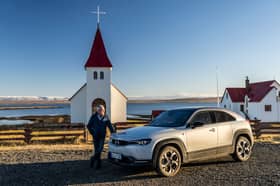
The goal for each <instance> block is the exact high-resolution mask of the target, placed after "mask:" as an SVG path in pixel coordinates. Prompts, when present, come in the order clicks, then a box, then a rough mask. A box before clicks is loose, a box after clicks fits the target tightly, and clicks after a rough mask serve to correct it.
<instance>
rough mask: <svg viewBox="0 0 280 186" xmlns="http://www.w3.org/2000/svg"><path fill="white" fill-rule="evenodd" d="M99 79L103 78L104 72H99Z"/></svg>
mask: <svg viewBox="0 0 280 186" xmlns="http://www.w3.org/2000/svg"><path fill="white" fill-rule="evenodd" d="M100 79H104V72H102V71H101V72H100Z"/></svg>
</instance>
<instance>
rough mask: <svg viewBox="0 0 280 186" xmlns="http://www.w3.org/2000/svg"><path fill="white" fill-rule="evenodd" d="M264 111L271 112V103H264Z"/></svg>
mask: <svg viewBox="0 0 280 186" xmlns="http://www.w3.org/2000/svg"><path fill="white" fill-rule="evenodd" d="M264 111H265V112H271V111H272V108H271V105H265V106H264Z"/></svg>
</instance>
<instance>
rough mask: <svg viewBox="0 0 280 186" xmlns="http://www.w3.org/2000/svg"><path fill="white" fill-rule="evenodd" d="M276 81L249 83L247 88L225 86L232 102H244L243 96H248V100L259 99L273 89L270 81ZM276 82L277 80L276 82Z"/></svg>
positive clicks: (257, 100)
mask: <svg viewBox="0 0 280 186" xmlns="http://www.w3.org/2000/svg"><path fill="white" fill-rule="evenodd" d="M274 82H276V81H274V80H272V81H263V82H257V83H250V84H249V88H248V89H246V88H226V90H227V92H228V94H229V96H230V98H231V100H232V102H244V99H245V96H246V95H247V96H248V97H249V101H250V102H259V101H261V100H262V99H263V98H264V97H265V96H266V94H267V93H268V92H269V91H270V90H271V89H273V88H274V87H273V86H271V85H272V83H274ZM276 83H277V82H276Z"/></svg>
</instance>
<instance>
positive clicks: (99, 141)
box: [87, 105, 114, 169]
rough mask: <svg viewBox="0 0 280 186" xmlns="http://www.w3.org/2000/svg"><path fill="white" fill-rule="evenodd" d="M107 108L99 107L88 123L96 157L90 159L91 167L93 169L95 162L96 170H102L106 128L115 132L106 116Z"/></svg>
mask: <svg viewBox="0 0 280 186" xmlns="http://www.w3.org/2000/svg"><path fill="white" fill-rule="evenodd" d="M105 112H106V111H105V107H104V106H103V105H99V106H98V107H97V112H96V113H95V114H93V115H92V116H91V118H90V120H89V122H88V125H87V128H88V130H89V132H90V134H91V135H92V138H93V145H94V156H93V157H91V159H90V167H91V168H93V167H94V164H95V162H97V165H96V169H100V168H101V152H102V151H103V147H104V141H105V137H106V128H107V127H108V128H109V129H110V132H111V133H113V132H114V128H113V126H112V124H111V121H110V120H109V118H108V116H107V115H105Z"/></svg>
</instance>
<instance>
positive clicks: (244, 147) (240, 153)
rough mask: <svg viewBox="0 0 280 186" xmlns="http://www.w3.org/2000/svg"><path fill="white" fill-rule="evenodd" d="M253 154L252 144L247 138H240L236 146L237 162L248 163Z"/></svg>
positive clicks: (234, 156) (234, 155)
mask: <svg viewBox="0 0 280 186" xmlns="http://www.w3.org/2000/svg"><path fill="white" fill-rule="evenodd" d="M251 153H252V146H251V142H250V140H249V139H248V138H247V137H244V136H240V137H239V138H238V139H237V141H236V144H235V152H234V154H233V158H234V159H235V160H236V161H247V160H248V159H249V158H250V156H251Z"/></svg>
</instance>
